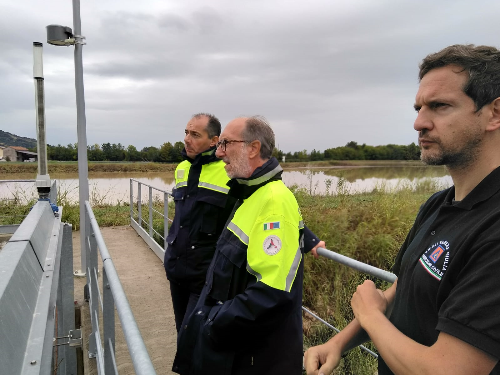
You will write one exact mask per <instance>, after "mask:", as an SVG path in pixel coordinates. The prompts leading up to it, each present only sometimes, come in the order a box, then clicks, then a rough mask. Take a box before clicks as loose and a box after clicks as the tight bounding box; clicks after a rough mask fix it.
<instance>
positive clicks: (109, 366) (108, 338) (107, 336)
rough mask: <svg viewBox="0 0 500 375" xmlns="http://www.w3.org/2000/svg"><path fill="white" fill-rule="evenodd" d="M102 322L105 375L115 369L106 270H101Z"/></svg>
mask: <svg viewBox="0 0 500 375" xmlns="http://www.w3.org/2000/svg"><path fill="white" fill-rule="evenodd" d="M102 289H103V292H102V294H103V296H102V304H103V306H102V321H103V325H104V327H103V329H104V369H105V372H106V374H112V373H114V371H115V370H114V368H115V358H114V357H115V301H114V299H113V293H112V292H111V288H110V286H109V282H108V275H107V273H106V269H105V268H104V267H103V269H102Z"/></svg>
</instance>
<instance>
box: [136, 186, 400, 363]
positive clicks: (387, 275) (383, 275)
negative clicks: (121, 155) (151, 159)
mask: <svg viewBox="0 0 500 375" xmlns="http://www.w3.org/2000/svg"><path fill="white" fill-rule="evenodd" d="M134 182H135V183H137V203H135V202H134V191H135V190H134V189H133V183H134ZM142 185H144V186H147V188H148V195H147V197H148V212H147V217H148V221H146V220H144V219H143V212H142V208H143V204H142V198H143V190H142ZM154 191H157V192H159V194H163V210H164V211H163V214H162V213H161V212H159V211H157V210H156V209H155V208H154V207H153V201H154V195H153V192H154ZM157 194H158V193H157ZM169 195H172V194H171V193H170V192H167V191H165V190H161V189H157V188H155V187H153V186H151V185H148V184H145V183H143V182H140V181H138V180H134V179H130V224H131V226H132V227H133V228H134V229H135V230H136V231H137V233H138V234H139V235H140V236H141V237H142V238H143V239H144V241H146V243H147V244H148V245H149V247H150V248H151V249H152V250H153V251H154V252H155V253H156V255H157V256H158V257H159V258H160V259H161V260H163V256H164V254H165V250H166V248H167V244H166V237H167V233H168V221H170V219H168V196H169ZM156 200H157V201H158V195H157V196H156ZM134 205H137V211H135V210H134ZM154 212H156V213H157V214H159V215H161V216H162V217H163V235H161V234H160V233H158V231H156V229H155V228H154V227H153V213H154ZM135 217H137V220H136V219H135ZM143 226H145V227H146V228H147V229H148V231H146V230H145V229H144V228H143ZM153 233H155V234H157V235H158V236H160V237H161V238H162V239H163V248H162V247H161V246H160V245H158V243H157V242H156V241H155V240H154V238H153ZM317 252H318V255H321V256H323V257H325V258H328V259H331V260H333V261H335V262H338V263H340V264H343V265H346V266H348V267H351V268H353V269H355V270H357V271H359V272H363V273H366V274H368V275H371V276H374V277H376V278H378V279H381V280H383V281H387V282H389V283H393V282H394V281H395V280H396V278H397V277H396V275H394V274H393V273H391V272H388V271H385V270H382V269H380V268H377V267H373V266H370V265H369V264H366V263H363V262H360V261H357V260H355V259H352V258H349V257H347V256H345V255H342V254H339V253H336V252H334V251H330V250H327V249H323V248H319V249H318V250H317ZM302 310H303V311H305V312H306V313H308V314H309V315H311V316H312V317H314V318H315V319H317V320H318V321H320V322H321V323H323V324H325V325H326V326H327V327H329V328H330V329H332V330H334V331H335V332H337V333H338V332H340V330H339V329H338V328H336V327H334V326H332V325H331V324H329V323H328V322H326V321H325V320H323V319H321V318H320V317H319V316H317V315H316V314H314V313H313V312H311V311H310V310H308V309H307V308H306V307H304V306H302ZM359 348H360V349H361V350H363V351H365V352H367V353H368V354H370V355H372V356H374V357H377V354H376V353H374V352H373V351H371V350H370V349H368V348H366V347H365V346H363V345H360V346H359Z"/></svg>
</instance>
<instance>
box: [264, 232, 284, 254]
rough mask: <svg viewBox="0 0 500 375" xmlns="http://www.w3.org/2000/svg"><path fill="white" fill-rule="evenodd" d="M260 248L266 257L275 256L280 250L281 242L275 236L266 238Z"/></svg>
mask: <svg viewBox="0 0 500 375" xmlns="http://www.w3.org/2000/svg"><path fill="white" fill-rule="evenodd" d="M262 248H263V249H264V252H265V253H266V254H267V255H276V254H278V253H279V251H280V250H281V240H280V238H279V237H278V236H275V235H271V236H267V237H266V239H265V240H264V243H263V244H262Z"/></svg>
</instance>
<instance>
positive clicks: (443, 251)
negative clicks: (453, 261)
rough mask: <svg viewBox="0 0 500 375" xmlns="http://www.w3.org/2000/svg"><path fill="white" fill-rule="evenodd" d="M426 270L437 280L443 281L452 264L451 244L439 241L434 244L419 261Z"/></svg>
mask: <svg viewBox="0 0 500 375" xmlns="http://www.w3.org/2000/svg"><path fill="white" fill-rule="evenodd" d="M419 262H420V264H421V265H422V266H423V267H424V269H425V270H426V271H427V272H428V273H429V274H430V275H431V276H432V277H434V278H435V279H437V280H441V278H442V277H443V276H444V274H445V272H446V270H447V269H448V265H449V262H450V244H449V242H448V241H439V242H437V243H434V244H432V245H431V246H430V247H429V248H428V249H427V250H426V251H425V253H423V254H422V256H421V257H420V259H419Z"/></svg>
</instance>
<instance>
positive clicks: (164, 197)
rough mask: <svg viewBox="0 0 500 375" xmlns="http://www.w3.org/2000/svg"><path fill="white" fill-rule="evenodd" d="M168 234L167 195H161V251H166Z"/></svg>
mask: <svg viewBox="0 0 500 375" xmlns="http://www.w3.org/2000/svg"><path fill="white" fill-rule="evenodd" d="M167 234H168V193H163V249H164V250H167Z"/></svg>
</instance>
